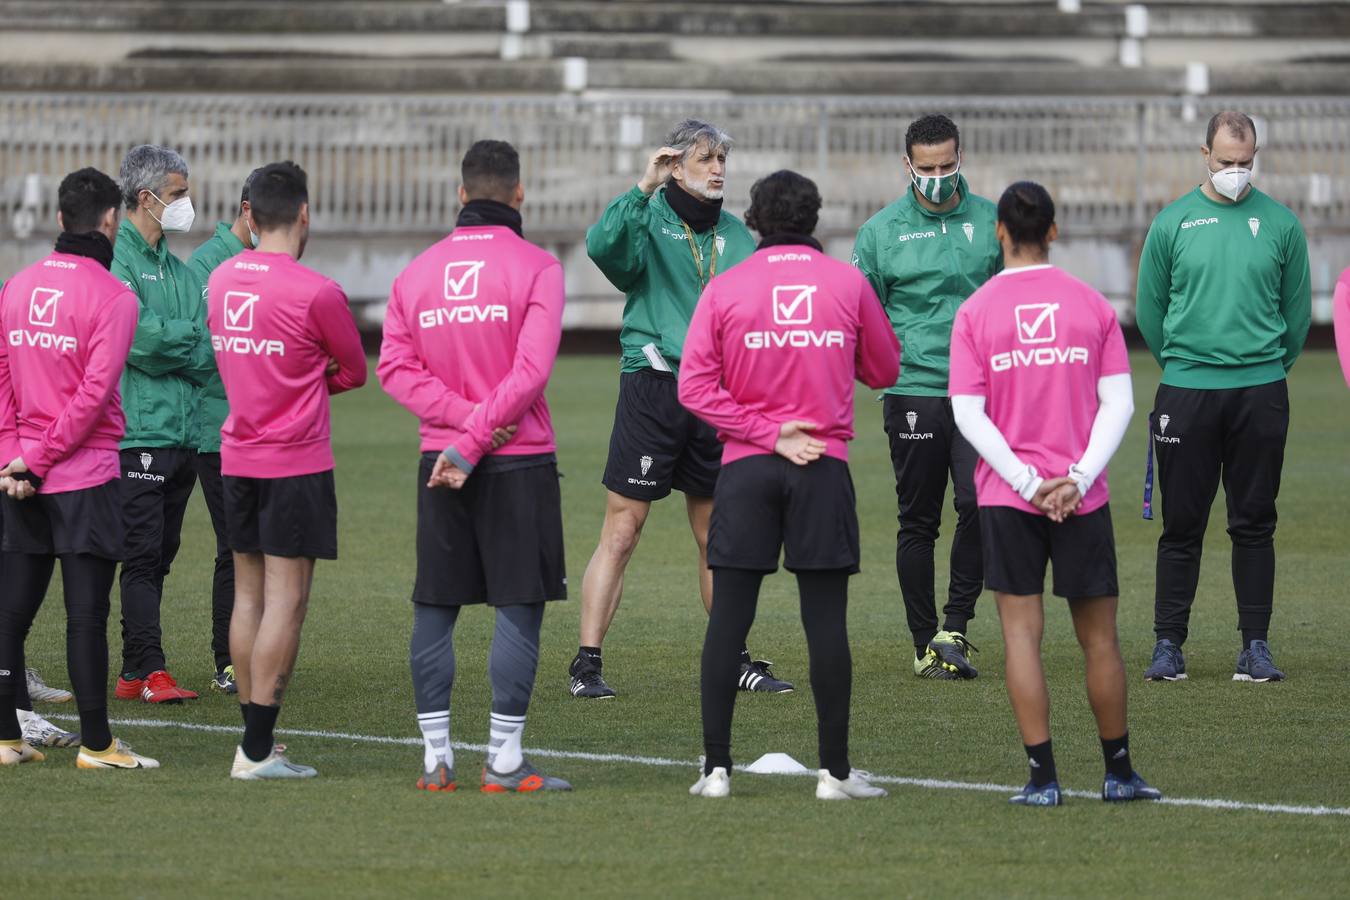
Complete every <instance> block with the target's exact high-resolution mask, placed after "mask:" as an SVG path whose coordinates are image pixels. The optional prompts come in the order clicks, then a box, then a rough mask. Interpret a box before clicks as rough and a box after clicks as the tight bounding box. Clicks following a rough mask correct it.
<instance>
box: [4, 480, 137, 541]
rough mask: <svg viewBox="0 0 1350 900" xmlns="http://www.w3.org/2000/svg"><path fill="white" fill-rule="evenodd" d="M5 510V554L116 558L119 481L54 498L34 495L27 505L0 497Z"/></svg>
mask: <svg viewBox="0 0 1350 900" xmlns="http://www.w3.org/2000/svg"><path fill="white" fill-rule="evenodd" d="M2 501H3V503H4V507H5V539H4V543H3V546H4V549H5V552H6V553H32V554H37V555H42V556H64V555H66V554H70V553H84V554H88V555H89V556H97V557H99V558H101V559H112V560H120V559H122V545H123V538H124V537H125V535H126V532H125V530H124V528H123V526H122V491H121V482H119V481H116V480H114V481H109V482H107V483H105V484H100V485H98V486H97V487H91V488H84V489H83V490H78V491H64V492H62V493H60V494H37V495H36V496H33V497H29V498H28V499H27V500H13V499H11V498H9V497H8V496H5V497H3V498H2Z"/></svg>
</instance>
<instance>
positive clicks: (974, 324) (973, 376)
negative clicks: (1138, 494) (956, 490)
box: [949, 265, 1130, 515]
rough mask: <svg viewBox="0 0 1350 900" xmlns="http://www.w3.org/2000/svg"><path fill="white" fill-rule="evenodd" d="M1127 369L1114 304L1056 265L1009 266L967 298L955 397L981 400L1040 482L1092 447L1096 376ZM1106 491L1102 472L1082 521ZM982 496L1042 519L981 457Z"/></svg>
mask: <svg viewBox="0 0 1350 900" xmlns="http://www.w3.org/2000/svg"><path fill="white" fill-rule="evenodd" d="M1129 371H1130V361H1129V358H1128V356H1127V355H1126V351H1125V338H1124V336H1123V335H1122V334H1121V332H1120V324H1119V323H1118V322H1117V321H1116V313H1115V310H1114V309H1112V308H1111V304H1110V303H1108V302H1107V300H1106V298H1105V297H1103V296H1102V295H1101V294H1100V293H1098V292H1097V291H1096V290H1094V289H1093V288H1092V287H1090V286H1089V285H1087V284H1084V283H1083V282H1081V281H1079V280H1078V279H1077V278H1074V277H1073V276H1071V275H1069V274H1068V273H1066V272H1064V271H1062V270H1061V269H1058V268H1055V267H1054V266H1050V265H1044V266H1027V267H1025V268H1021V269H1005V270H1004V271H1003V272H1001V273H999V274H998V275H997V276H995V277H993V278H991V279H989V280H988V281H987V282H985V283H984V285H983V286H981V287H980V289H979V290H977V291H976V292H975V293H974V294H971V295H970V298H969V299H968V300H966V302H965V303H963V304H962V305H961V308H960V310H958V311H957V313H956V322H955V324H954V325H953V326H952V357H951V381H950V384H949V393H950V395H951V396H953V397H957V396H974V397H984V398H985V413H986V414H987V415H988V416H989V418H990V419H991V420H992V421H993V423H994V424H995V425H996V426H998V430H999V431H1001V432H1002V433H1003V436H1004V438H1006V439H1007V441H1008V446H1009V447H1010V448H1011V449H1012V451H1013V452H1014V453H1016V454H1017V456H1018V458H1019V459H1021V460H1022V462H1024V463H1027V464H1028V465H1031V466H1035V467H1036V470H1037V472H1039V473H1040V475H1041V477H1042V478H1058V477H1060V476H1063V475H1064V474H1065V473H1066V472H1068V471H1069V466H1071V465H1073V464H1074V463H1076V462H1078V460H1079V459H1080V458H1081V457H1082V455H1083V451H1084V450H1086V449H1087V445H1088V438H1089V436H1090V435H1091V433H1092V423H1093V420H1094V419H1096V417H1097V406H1098V402H1097V381H1098V379H1100V378H1103V377H1105V376H1107V375H1124V374H1128V373H1129ZM1109 493H1110V492H1109V490H1108V488H1107V483H1106V472H1105V471H1103V472H1102V474H1101V475H1100V476H1099V477H1098V478H1097V480H1096V481H1094V482H1093V484H1092V487H1091V488H1089V489H1088V493H1087V496H1086V497H1084V498H1083V502H1082V504H1081V505H1080V506H1079V508H1078V512H1079V514H1086V513H1090V512H1092V511H1093V510H1095V509H1099V508H1100V507H1101V506H1102V505H1104V504H1105V503H1106V501H1107V499H1108V497H1109ZM975 494H976V498H977V501H978V502H979V505H980V506H1011V507H1013V508H1015V509H1020V510H1022V511H1024V512H1030V513H1036V514H1037V515H1040V514H1041V513H1040V510H1038V509H1036V508H1035V507H1034V506H1032V505H1031V504H1030V503H1027V502H1026V501H1025V500H1023V499H1022V498H1021V497H1019V496H1018V495H1017V494H1016V493H1015V492H1014V491H1013V489H1012V488H1011V487H1010V486H1009V485H1008V483H1007V482H1006V481H1004V480H1003V479H1002V478H1000V477H999V475H998V473H997V472H995V471H994V470H993V469H991V468H990V467H989V465H988V464H987V463H985V461H984V460H980V464H979V466H978V467H977V468H976V470H975Z"/></svg>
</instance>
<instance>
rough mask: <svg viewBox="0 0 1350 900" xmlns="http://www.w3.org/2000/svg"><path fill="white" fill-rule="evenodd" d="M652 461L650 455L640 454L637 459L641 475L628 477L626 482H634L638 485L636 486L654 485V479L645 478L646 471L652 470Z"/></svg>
mask: <svg viewBox="0 0 1350 900" xmlns="http://www.w3.org/2000/svg"><path fill="white" fill-rule="evenodd" d="M652 462H653V460H652V458H651V457H650V456H647V455H645V454H644V455H643V456H641V457H640V458H639V459H638V469H639V470H641V473H642V477H641V478H629V479H628V483H629V484H636V485H638V486H640V487H656V482H655V481H649V480H647V473H648V472H650V471H651V470H652Z"/></svg>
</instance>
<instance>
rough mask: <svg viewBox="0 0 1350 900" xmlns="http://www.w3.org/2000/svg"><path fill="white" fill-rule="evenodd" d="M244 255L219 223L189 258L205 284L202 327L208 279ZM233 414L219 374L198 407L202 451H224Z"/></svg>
mask: <svg viewBox="0 0 1350 900" xmlns="http://www.w3.org/2000/svg"><path fill="white" fill-rule="evenodd" d="M243 252H244V244H243V242H242V241H240V240H239V238H237V237H235V236H234V232H233V231H231V230H230V225H229V223H228V222H218V223H217V224H216V233H215V234H213V235H211V237H210V238H209V239H208V240H207V241H206V243H204V244H202V245H201V246H200V247H198V248H197V249H196V250H194V251H193V253H192V256H191V257H189V258H188V268H189V269H191V270H192V272H193V274H194V275H196V276H197V278H198V279H199V280H200V281H201V285H202V315H203V319H202V321H201V322H200V323H199V324H200V325H201V326H202V328H205V327H206V319H205V318H204V317H205V315H206V281H207V279H209V278H210V277H211V273H212V272H214V271H215V270H216V267H217V266H219V265H220V264H221V263H223V262H224V261H225V260H227V259H229V258H230V257H232V256H234V255H235V254H236V253H243ZM229 414H230V405H229V403H227V402H226V400H225V383H224V382H222V381H221V380H220V373H219V372H216V373H214V374H213V375H212V376H211V378H210V379H209V380H208V381H207V382H206V384H205V385H204V386H203V387H202V395H201V403H200V404H198V406H197V440H198V446H197V450H198V452H200V453H219V452H220V429H221V427H222V426H223V425H224V424H225V417H226V416H228V415H229Z"/></svg>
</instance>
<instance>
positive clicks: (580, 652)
mask: <svg viewBox="0 0 1350 900" xmlns="http://www.w3.org/2000/svg"><path fill="white" fill-rule="evenodd" d="M577 656H584V657H586V658H587V659H589V660H590V661H591V662H593V663H595V664H596V665H597V666H598V665H600V648H599V647H578V648H577Z"/></svg>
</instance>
